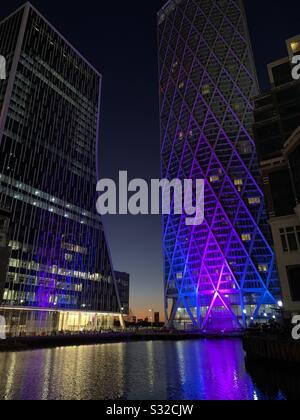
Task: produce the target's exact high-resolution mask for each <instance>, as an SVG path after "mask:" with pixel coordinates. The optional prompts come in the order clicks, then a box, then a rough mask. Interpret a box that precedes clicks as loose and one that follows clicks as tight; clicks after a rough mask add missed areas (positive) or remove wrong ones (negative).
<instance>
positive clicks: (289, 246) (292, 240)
mask: <svg viewBox="0 0 300 420" xmlns="http://www.w3.org/2000/svg"><path fill="white" fill-rule="evenodd" d="M280 237H281V243H282V249H283V252H295V251H298V250H300V226H294V227H287V228H283V229H280Z"/></svg>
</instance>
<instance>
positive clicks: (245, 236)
mask: <svg viewBox="0 0 300 420" xmlns="http://www.w3.org/2000/svg"><path fill="white" fill-rule="evenodd" d="M242 241H243V242H250V241H251V235H250V234H249V233H244V234H243V235H242Z"/></svg>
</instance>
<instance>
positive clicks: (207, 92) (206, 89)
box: [202, 85, 211, 96]
mask: <svg viewBox="0 0 300 420" xmlns="http://www.w3.org/2000/svg"><path fill="white" fill-rule="evenodd" d="M210 94H211V88H210V85H204V86H203V87H202V95H203V96H207V95H210Z"/></svg>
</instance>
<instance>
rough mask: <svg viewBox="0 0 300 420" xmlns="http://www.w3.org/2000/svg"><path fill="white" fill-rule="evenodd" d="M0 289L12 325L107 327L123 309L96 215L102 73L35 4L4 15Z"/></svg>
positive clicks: (29, 329) (0, 35)
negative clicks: (1, 273)
mask: <svg viewBox="0 0 300 420" xmlns="http://www.w3.org/2000/svg"><path fill="white" fill-rule="evenodd" d="M0 47H1V50H0V53H1V55H2V56H3V57H4V58H5V60H6V75H7V78H6V80H2V81H0V112H1V114H0V207H1V208H5V209H6V211H7V214H8V215H9V216H8V217H9V220H8V222H7V224H8V239H9V242H8V249H9V256H8V267H9V268H8V272H7V275H6V277H5V278H4V279H3V280H2V282H4V285H2V288H1V287H0V290H3V289H4V293H2V295H3V296H0V300H1V304H2V308H1V314H2V313H3V314H4V315H5V317H6V318H7V322H8V324H9V323H10V321H9V320H10V319H14V325H13V327H12V329H13V331H12V333H13V334H15V333H20V332H24V333H28V334H29V333H33V332H35V333H36V332H39V331H42V332H45V333H47V332H51V331H55V330H58V329H59V330H81V329H86V328H88V329H93V330H94V329H99V328H105V326H106V325H108V324H109V326H112V325H113V320H114V316H118V315H120V314H121V308H120V300H119V297H118V290H117V287H116V284H115V277H114V271H113V269H112V264H111V259H110V256H109V250H108V247H107V244H106V240H105V235H104V232H103V227H102V223H101V219H100V216H98V215H97V214H96V181H97V175H96V169H97V168H96V166H97V165H96V157H97V158H98V157H99V146H98V143H99V132H98V129H99V104H100V91H101V75H100V74H99V73H98V72H97V71H96V70H95V69H94V68H93V67H92V66H91V65H90V64H89V63H88V62H87V61H86V60H85V59H84V58H83V57H82V56H81V55H80V54H79V53H78V52H77V51H76V50H75V49H74V48H73V47H72V46H71V45H70V44H69V43H68V42H67V41H66V40H65V39H64V38H63V37H62V36H61V35H60V34H59V33H58V32H57V31H56V30H55V29H54V28H53V27H52V26H51V25H50V24H49V23H48V22H47V21H46V20H45V19H44V18H43V17H42V16H41V15H40V14H39V13H38V12H37V11H36V10H35V9H34V8H33V7H32V6H31V5H30V4H29V3H26V5H25V6H23V7H22V8H20V9H19V10H18V11H16V12H15V13H14V14H13V15H11V16H10V17H8V18H6V19H5V20H4V21H3V22H1V24H0Z"/></svg>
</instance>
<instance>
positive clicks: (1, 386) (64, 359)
mask: <svg viewBox="0 0 300 420" xmlns="http://www.w3.org/2000/svg"><path fill="white" fill-rule="evenodd" d="M263 369H265V368H264V366H260V367H257V366H256V367H255V366H254V367H253V366H252V367H250V368H249V371H250V372H251V375H250V374H249V373H248V372H247V370H246V367H245V361H244V352H243V350H242V345H241V342H240V341H239V340H202V341H200V340H199V341H197V340H195V341H179V342H140V343H139V342H133V343H122V344H104V345H98V346H82V347H68V348H58V349H47V350H35V351H28V352H21V353H2V354H1V353H0V372H1V376H0V399H8V400H10V399H17V400H20V399H22V400H40V399H44V400H47V399H50V400H53V399H56V400H57V399H63V400H69V399H94V400H95V399H128V400H138V399H141V400H144V399H150V400H155V399H157V400H168V399H179V400H186V399H191V400H193V399H195V400H204V399H213V400H220V399H226V400H229V399H231V400H260V399H285V398H287V397H290V398H297V396H298V397H299V398H300V385H299V381H300V377H299V376H296V380H295V378H293V379H292V378H290V377H286V378H282V377H281V376H280V375H281V373H280V374H279V376H274V369H273V368H272V374H270V371H266V372H263ZM297 378H298V379H299V380H298V379H297ZM289 384H290V385H291V390H290V389H289Z"/></svg>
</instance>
